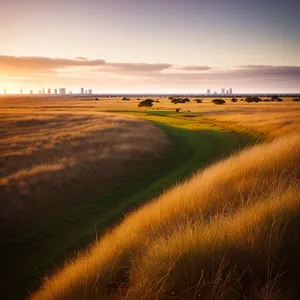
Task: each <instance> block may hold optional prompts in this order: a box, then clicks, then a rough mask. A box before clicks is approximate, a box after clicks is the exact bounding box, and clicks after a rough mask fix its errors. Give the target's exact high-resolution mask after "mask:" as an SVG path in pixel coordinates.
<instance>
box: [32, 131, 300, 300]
mask: <svg viewBox="0 0 300 300" xmlns="http://www.w3.org/2000/svg"><path fill="white" fill-rule="evenodd" d="M299 151H300V139H299V136H286V137H282V138H279V139H277V140H275V141H273V142H272V143H270V144H266V145H258V146H255V147H254V148H252V149H249V150H245V151H243V152H242V153H241V154H237V155H234V156H232V157H230V158H229V159H227V160H225V161H222V162H219V163H218V164H216V165H214V166H212V167H210V168H208V169H206V170H205V171H203V172H201V173H199V174H196V175H195V176H194V178H192V179H191V180H190V181H188V182H186V183H184V184H182V185H179V186H177V187H176V188H174V189H172V190H170V191H168V192H166V193H165V194H164V195H162V196H161V197H160V198H158V199H156V200H154V201H153V202H152V203H150V204H148V205H146V206H144V207H143V208H141V209H139V210H138V211H136V212H134V213H131V214H130V215H129V216H128V217H127V218H126V219H125V220H124V221H123V222H122V223H121V224H120V225H119V226H117V227H116V228H115V229H114V230H112V232H110V233H108V234H107V235H106V236H105V237H103V238H102V239H100V240H99V241H98V242H97V243H96V244H95V245H94V246H93V247H92V248H91V249H90V250H89V251H88V252H86V253H84V254H82V255H81V256H80V257H78V258H77V259H74V260H73V261H71V262H69V263H68V264H67V265H66V266H65V267H64V268H63V269H62V270H61V271H60V272H58V273H57V274H56V275H55V276H54V277H52V278H50V280H49V281H46V282H45V284H44V285H43V286H42V287H41V290H40V291H39V292H38V293H36V294H35V295H33V296H32V299H149V300H150V299H240V298H241V297H242V298H243V299H279V298H278V297H279V296H278V295H279V293H283V296H282V299H286V297H287V295H289V293H290V291H289V290H290V288H291V284H292V282H289V281H288V279H289V278H291V277H293V276H297V274H298V270H299V262H298V260H297V259H296V257H295V256H294V254H293V253H297V251H298V250H297V249H298V248H299V239H298V234H292V235H291V232H294V233H296V232H297V228H298V224H299V213H300V206H299V204H300V199H299V192H300V190H299V175H300V174H299V169H298V166H299V163H300V152H299ZM290 245H293V247H294V249H293V251H292V252H291V249H290ZM295 278H296V277H295ZM273 296H274V297H275V296H276V297H277V296H278V297H277V298H274V297H273ZM263 297H264V298H263ZM268 297H269V298H268ZM272 297H273V298H272Z"/></svg>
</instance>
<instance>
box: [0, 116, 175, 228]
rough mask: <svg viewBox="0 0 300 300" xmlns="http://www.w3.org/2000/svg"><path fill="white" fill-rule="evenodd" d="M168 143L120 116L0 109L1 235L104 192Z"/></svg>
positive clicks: (157, 156)
mask: <svg viewBox="0 0 300 300" xmlns="http://www.w3.org/2000/svg"><path fill="white" fill-rule="evenodd" d="M154 145H155V147H154ZM169 145H170V140H169V138H168V137H167V136H166V135H165V134H164V133H163V132H162V131H161V130H159V129H158V128H157V127H155V126H154V125H152V124H151V123H150V122H146V121H143V120H137V119H134V118H131V117H126V116H118V115H113V114H105V113H102V114H101V113H100V114H97V115H84V114H67V113H48V114H47V113H37V112H34V111H32V112H31V113H30V112H23V113H20V114H17V113H15V112H13V111H12V112H2V113H1V114H0V198H1V203H0V219H1V224H0V225H1V226H3V227H1V228H4V227H5V228H6V229H3V230H1V234H9V232H10V229H11V228H14V227H16V226H18V225H20V226H22V224H23V223H24V222H27V221H30V222H32V221H33V220H35V219H41V218H44V217H45V216H55V215H57V214H59V213H61V212H62V211H63V210H64V209H66V208H67V207H68V205H73V204H75V203H82V202H84V201H87V200H89V198H90V197H93V196H95V195H99V194H101V193H102V192H103V191H107V188H108V187H110V186H113V184H114V182H119V181H120V180H125V179H126V177H127V176H128V174H130V173H131V172H132V173H134V172H136V171H137V170H138V169H140V168H141V167H149V166H151V164H153V163H155V162H156V161H159V160H160V159H161V158H162V156H163V155H164V153H165V151H167V149H168V148H169Z"/></svg>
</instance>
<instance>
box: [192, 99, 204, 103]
mask: <svg viewBox="0 0 300 300" xmlns="http://www.w3.org/2000/svg"><path fill="white" fill-rule="evenodd" d="M193 101H195V102H197V103H202V99H195V100H193Z"/></svg>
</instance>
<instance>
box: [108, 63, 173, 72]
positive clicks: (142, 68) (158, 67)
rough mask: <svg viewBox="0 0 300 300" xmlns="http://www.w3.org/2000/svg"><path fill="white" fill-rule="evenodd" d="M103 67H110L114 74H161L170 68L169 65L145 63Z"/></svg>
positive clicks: (114, 64) (110, 64)
mask: <svg viewBox="0 0 300 300" xmlns="http://www.w3.org/2000/svg"><path fill="white" fill-rule="evenodd" d="M105 66H108V67H112V68H113V71H116V72H119V71H121V72H129V73H132V72H133V73H136V72H137V73H148V72H150V73H152V72H161V71H163V70H166V69H169V68H171V67H172V65H171V64H147V63H106V64H105Z"/></svg>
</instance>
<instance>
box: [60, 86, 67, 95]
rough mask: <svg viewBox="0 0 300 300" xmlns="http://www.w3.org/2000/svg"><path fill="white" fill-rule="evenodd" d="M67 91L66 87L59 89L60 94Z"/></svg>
mask: <svg viewBox="0 0 300 300" xmlns="http://www.w3.org/2000/svg"><path fill="white" fill-rule="evenodd" d="M66 93H67V90H66V89H65V88H60V89H59V94H60V95H65V94H66Z"/></svg>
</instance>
